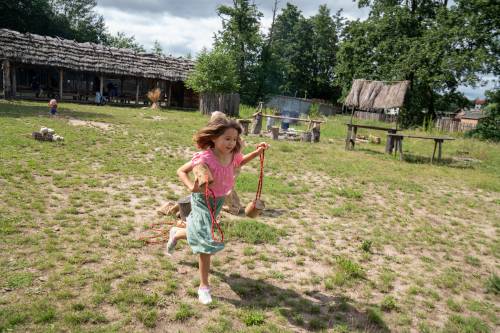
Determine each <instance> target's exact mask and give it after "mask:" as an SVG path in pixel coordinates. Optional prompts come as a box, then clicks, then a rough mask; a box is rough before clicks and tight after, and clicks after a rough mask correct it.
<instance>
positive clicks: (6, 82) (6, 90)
mask: <svg viewBox="0 0 500 333" xmlns="http://www.w3.org/2000/svg"><path fill="white" fill-rule="evenodd" d="M2 69H3V95H4V98H5V99H9V98H10V97H11V93H12V86H11V84H10V61H9V60H8V59H5V60H4V61H3V62H2Z"/></svg>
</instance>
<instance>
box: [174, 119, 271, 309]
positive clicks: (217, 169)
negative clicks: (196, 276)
mask: <svg viewBox="0 0 500 333" xmlns="http://www.w3.org/2000/svg"><path fill="white" fill-rule="evenodd" d="M240 134H241V127H240V125H239V124H238V123H237V122H236V121H235V120H231V119H227V118H222V117H220V118H219V117H218V118H216V119H214V120H213V121H211V122H209V123H208V125H207V126H206V127H204V128H202V129H201V130H199V131H198V133H196V134H195V136H194V141H195V142H196V144H197V146H198V148H200V149H203V151H201V152H198V153H196V154H195V155H194V156H193V158H192V160H191V161H190V162H187V163H186V164H184V165H183V166H181V167H180V168H179V170H177V175H178V176H179V178H180V180H181V181H182V182H183V183H184V185H186V187H187V188H188V189H189V190H190V191H191V192H192V194H191V213H190V214H189V216H188V217H187V229H180V228H175V227H174V228H172V229H171V230H170V237H169V240H168V243H167V254H169V255H172V253H173V251H174V249H175V245H176V243H177V241H178V240H179V239H187V241H188V244H189V246H191V249H192V250H193V253H198V254H199V255H200V257H199V270H200V287H199V289H198V298H199V300H200V302H201V303H203V304H208V303H210V302H212V297H211V296H210V287H209V284H208V272H209V270H210V257H211V255H212V254H214V253H216V252H218V251H220V250H222V249H223V248H224V243H221V242H218V241H216V240H214V239H213V238H212V229H211V227H212V219H211V216H210V211H209V208H208V207H207V205H206V201H205V193H204V189H203V188H199V186H198V182H196V181H195V182H193V181H192V180H191V179H190V178H189V173H190V172H191V171H192V170H193V167H195V166H196V165H198V164H205V165H206V166H207V167H208V168H209V170H210V172H211V173H212V176H213V182H212V183H211V184H210V185H209V188H210V189H211V190H212V191H213V194H214V196H215V202H214V201H213V200H212V199H211V200H210V201H209V202H210V206H212V207H213V208H215V214H214V215H215V217H217V215H218V214H219V212H220V210H221V207H222V204H223V201H224V196H225V195H226V194H228V193H229V192H230V191H231V189H232V188H233V186H234V169H235V168H238V167H240V166H242V165H244V164H246V163H248V162H249V161H251V160H252V159H254V158H255V157H257V156H259V155H260V153H261V152H262V151H263V150H265V149H267V148H268V147H269V145H268V144H267V143H265V142H261V143H260V144H258V145H257V149H256V150H255V151H253V152H251V153H249V154H247V155H245V156H243V155H242V154H241V152H240V150H241V141H240ZM200 192H201V193H200Z"/></svg>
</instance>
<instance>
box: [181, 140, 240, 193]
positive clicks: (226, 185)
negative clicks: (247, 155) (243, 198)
mask: <svg viewBox="0 0 500 333" xmlns="http://www.w3.org/2000/svg"><path fill="white" fill-rule="evenodd" d="M242 161H243V154H242V153H236V154H234V155H233V160H232V161H231V162H230V163H229V164H228V165H226V166H224V165H222V164H220V162H219V160H217V157H216V156H215V154H214V152H213V151H212V149H207V150H204V151H201V152H198V153H196V154H194V156H193V159H192V160H191V165H192V166H193V167H194V166H195V165H198V164H200V163H203V164H206V165H207V166H208V168H209V169H210V172H212V176H213V177H214V181H213V183H212V184H211V185H210V186H209V187H210V189H212V191H214V195H215V196H216V197H217V198H219V197H224V196H226V195H228V194H229V192H231V190H232V189H233V187H234V179H235V172H234V169H235V168H238V167H239V166H240V165H241V162H242Z"/></svg>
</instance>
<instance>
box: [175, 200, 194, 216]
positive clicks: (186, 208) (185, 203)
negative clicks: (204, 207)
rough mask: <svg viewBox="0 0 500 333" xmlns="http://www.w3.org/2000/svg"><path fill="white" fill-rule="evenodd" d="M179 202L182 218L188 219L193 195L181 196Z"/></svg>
mask: <svg viewBox="0 0 500 333" xmlns="http://www.w3.org/2000/svg"><path fill="white" fill-rule="evenodd" d="M177 203H178V204H179V212H180V215H181V219H182V220H183V221H186V218H187V217H188V215H189V213H191V196H190V195H188V196H187V197H184V198H181V199H179V201H177Z"/></svg>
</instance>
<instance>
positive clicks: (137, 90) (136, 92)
mask: <svg viewBox="0 0 500 333" xmlns="http://www.w3.org/2000/svg"><path fill="white" fill-rule="evenodd" d="M135 105H139V79H135Z"/></svg>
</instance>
